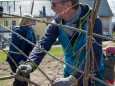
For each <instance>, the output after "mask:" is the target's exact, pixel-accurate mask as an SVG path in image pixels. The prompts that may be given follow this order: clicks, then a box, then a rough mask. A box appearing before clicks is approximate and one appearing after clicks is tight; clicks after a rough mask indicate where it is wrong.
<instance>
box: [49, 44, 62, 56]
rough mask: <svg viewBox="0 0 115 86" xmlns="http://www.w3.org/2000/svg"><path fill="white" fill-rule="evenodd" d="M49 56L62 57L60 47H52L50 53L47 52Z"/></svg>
mask: <svg viewBox="0 0 115 86" xmlns="http://www.w3.org/2000/svg"><path fill="white" fill-rule="evenodd" d="M49 53H50V54H52V55H54V56H58V55H62V54H63V50H62V48H61V46H57V45H56V46H55V45H54V46H53V47H52V48H51V49H50V51H49Z"/></svg>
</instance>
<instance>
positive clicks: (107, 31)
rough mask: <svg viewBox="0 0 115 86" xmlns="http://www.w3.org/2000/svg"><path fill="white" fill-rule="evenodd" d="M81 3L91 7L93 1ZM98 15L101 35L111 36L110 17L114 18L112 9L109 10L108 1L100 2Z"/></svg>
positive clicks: (87, 0) (102, 0) (84, 0)
mask: <svg viewBox="0 0 115 86" xmlns="http://www.w3.org/2000/svg"><path fill="white" fill-rule="evenodd" d="M81 2H82V3H85V4H88V5H89V6H91V7H93V3H94V0H82V1H81ZM114 5H115V3H114ZM98 15H99V16H100V18H101V20H102V25H103V34H104V35H108V36H112V31H113V26H112V17H113V16H114V14H113V12H112V9H111V8H110V4H109V2H108V0H101V2H100V7H99V10H98Z"/></svg>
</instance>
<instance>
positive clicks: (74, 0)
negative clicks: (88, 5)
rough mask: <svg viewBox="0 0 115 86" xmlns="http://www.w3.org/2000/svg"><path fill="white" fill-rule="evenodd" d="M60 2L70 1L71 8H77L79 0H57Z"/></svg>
mask: <svg viewBox="0 0 115 86" xmlns="http://www.w3.org/2000/svg"><path fill="white" fill-rule="evenodd" d="M59 1H60V2H61V1H65V2H66V1H71V2H72V6H74V5H75V6H74V7H72V8H73V9H77V8H78V7H79V0H59ZM65 2H63V3H62V4H64V3H65Z"/></svg>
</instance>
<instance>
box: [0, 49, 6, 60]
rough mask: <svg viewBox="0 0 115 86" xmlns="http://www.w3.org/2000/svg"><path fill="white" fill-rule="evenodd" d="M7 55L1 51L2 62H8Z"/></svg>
mask: <svg viewBox="0 0 115 86" xmlns="http://www.w3.org/2000/svg"><path fill="white" fill-rule="evenodd" d="M6 56H7V55H6V54H5V53H4V52H2V51H0V62H4V61H5V60H6Z"/></svg>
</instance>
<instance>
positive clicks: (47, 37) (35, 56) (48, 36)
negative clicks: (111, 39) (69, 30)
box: [30, 5, 103, 74]
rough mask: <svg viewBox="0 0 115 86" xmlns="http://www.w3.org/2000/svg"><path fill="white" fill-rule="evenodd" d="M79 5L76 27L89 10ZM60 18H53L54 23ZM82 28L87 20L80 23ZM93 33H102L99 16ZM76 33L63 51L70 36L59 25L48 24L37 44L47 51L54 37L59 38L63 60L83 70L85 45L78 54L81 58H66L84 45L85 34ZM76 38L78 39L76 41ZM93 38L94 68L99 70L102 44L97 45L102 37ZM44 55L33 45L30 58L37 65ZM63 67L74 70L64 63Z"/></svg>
mask: <svg viewBox="0 0 115 86" xmlns="http://www.w3.org/2000/svg"><path fill="white" fill-rule="evenodd" d="M80 7H81V14H80V17H79V19H78V21H77V22H76V23H77V24H78V26H77V27H79V25H80V23H81V22H82V21H84V19H85V18H86V17H87V16H88V15H89V14H90V12H91V10H90V8H89V7H88V6H86V5H80ZM87 14H88V15H87ZM83 18H84V19H83ZM80 19H83V20H82V21H79V20H80ZM61 20H62V19H59V18H55V19H54V21H55V22H56V23H59V24H60V21H61ZM65 23H66V21H64V20H62V24H63V25H64V24H65ZM82 28H83V30H87V22H86V21H85V22H84V23H83V24H82ZM93 33H96V34H100V35H102V23H101V20H100V18H99V17H97V19H96V20H95V24H94V28H93ZM64 34H65V35H64ZM77 34H78V36H77V37H76V38H75V39H74V40H73V41H74V43H73V42H71V44H70V45H69V47H68V49H67V51H65V50H64V49H65V48H66V47H67V44H68V42H69V40H70V39H71V38H70V39H69V36H68V35H67V34H66V33H64V31H63V30H62V28H61V27H58V26H53V25H51V24H50V25H48V27H47V29H46V31H45V34H44V35H43V37H42V39H41V40H40V41H39V42H38V45H41V47H43V48H44V49H45V50H46V51H49V50H50V48H51V46H52V45H53V43H54V42H55V41H56V39H57V38H59V41H60V43H61V45H62V47H63V50H64V55H65V56H64V57H65V58H64V60H65V62H67V63H69V64H72V65H74V66H75V65H76V64H77V66H76V67H78V66H79V65H81V66H80V67H81V68H80V69H81V70H84V67H85V63H83V64H81V62H82V61H83V59H84V58H85V55H86V47H85V48H84V49H83V52H82V53H81V55H80V56H81V57H82V58H81V57H80V59H79V58H76V57H75V56H77V55H75V56H73V57H72V58H71V59H70V60H67V59H68V58H69V57H70V56H71V55H73V51H74V52H77V51H78V49H80V48H81V47H82V45H84V44H85V43H86V38H85V34H82V35H80V34H81V33H80V32H78V33H77ZM77 34H76V35H77ZM77 38H78V41H77ZM94 39H95V41H96V43H93V50H94V56H95V69H97V68H96V67H98V69H99V70H103V57H102V55H101V54H102V46H99V45H102V39H101V38H97V37H94ZM97 43H98V44H97ZM77 44H78V45H77ZM73 46H74V47H75V49H72V48H73ZM44 56H45V53H44V52H41V51H40V50H39V49H37V48H36V47H35V48H34V49H33V50H32V52H31V54H30V59H31V60H33V61H34V62H35V63H36V64H38V65H39V64H40V62H41V61H42V59H43V57H44ZM75 59H77V61H78V62H75V64H73V61H74V60H75ZM64 69H65V71H66V72H67V73H69V74H71V73H73V72H74V71H73V70H70V69H71V68H69V67H68V68H67V65H65V67H64Z"/></svg>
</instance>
